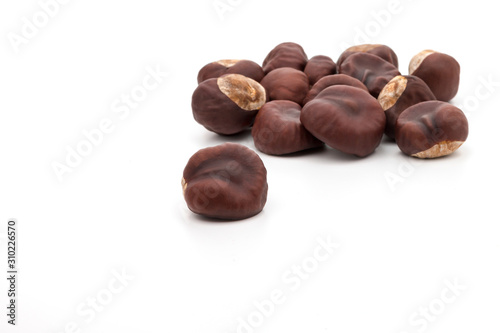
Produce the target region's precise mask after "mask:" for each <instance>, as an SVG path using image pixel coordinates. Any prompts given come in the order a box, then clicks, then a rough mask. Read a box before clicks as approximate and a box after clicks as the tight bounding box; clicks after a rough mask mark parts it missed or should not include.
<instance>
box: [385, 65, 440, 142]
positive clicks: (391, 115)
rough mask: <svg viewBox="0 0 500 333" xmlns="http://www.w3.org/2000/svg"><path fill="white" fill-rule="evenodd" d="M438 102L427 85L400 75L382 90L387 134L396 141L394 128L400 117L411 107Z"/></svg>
mask: <svg viewBox="0 0 500 333" xmlns="http://www.w3.org/2000/svg"><path fill="white" fill-rule="evenodd" d="M432 100H436V97H435V96H434V94H433V93H432V91H431V89H430V88H429V87H428V86H427V84H426V83H425V82H424V81H423V80H422V79H420V78H419V77H417V76H413V75H398V76H396V77H395V78H393V79H392V80H391V81H389V83H387V85H386V86H385V87H384V89H382V91H381V92H380V95H379V96H378V101H379V103H380V105H381V106H382V108H383V109H384V111H385V116H386V118H387V123H386V126H385V134H387V136H389V137H390V138H391V139H394V127H395V126H396V121H397V120H398V117H399V115H400V114H401V113H402V112H403V111H404V110H406V109H408V108H409V107H410V106H412V105H415V104H418V103H421V102H426V101H432Z"/></svg>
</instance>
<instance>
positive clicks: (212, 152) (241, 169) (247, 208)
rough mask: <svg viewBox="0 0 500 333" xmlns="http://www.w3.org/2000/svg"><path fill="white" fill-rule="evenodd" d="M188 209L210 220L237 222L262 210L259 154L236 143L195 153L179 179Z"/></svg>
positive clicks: (263, 182) (263, 192)
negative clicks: (180, 179)
mask: <svg viewBox="0 0 500 333" xmlns="http://www.w3.org/2000/svg"><path fill="white" fill-rule="evenodd" d="M181 184H182V189H183V192H184V199H185V200H186V203H187V205H188V207H189V209H190V210H191V211H192V212H194V213H196V214H200V215H203V216H206V217H210V218H217V219H225V220H241V219H245V218H248V217H251V216H254V215H256V214H258V213H260V212H261V211H262V209H263V208H264V205H265V204H266V200H267V189H268V185H267V170H266V167H265V166H264V163H262V160H261V159H260V157H259V155H257V154H256V153H255V152H254V151H253V150H251V149H249V148H247V147H245V146H243V145H240V144H237V143H224V144H221V145H218V146H215V147H209V148H205V149H201V150H199V151H198V152H197V153H195V154H194V155H193V156H192V157H191V158H190V159H189V161H188V163H187V165H186V167H185V168H184V173H183V177H182V182H181Z"/></svg>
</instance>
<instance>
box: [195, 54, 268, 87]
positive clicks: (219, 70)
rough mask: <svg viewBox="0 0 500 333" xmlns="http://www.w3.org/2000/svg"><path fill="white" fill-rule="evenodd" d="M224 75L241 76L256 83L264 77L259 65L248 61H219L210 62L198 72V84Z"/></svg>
mask: <svg viewBox="0 0 500 333" xmlns="http://www.w3.org/2000/svg"><path fill="white" fill-rule="evenodd" d="M225 74H241V75H244V76H246V77H249V78H251V79H254V80H255V81H257V82H260V80H262V78H263V77H264V71H263V70H262V67H260V65H259V64H257V63H255V62H253V61H250V60H232V59H231V60H219V61H214V62H211V63H209V64H207V65H205V66H203V68H202V69H200V71H199V72H198V84H200V83H202V82H203V81H205V80H208V79H213V78H218V77H220V76H222V75H225Z"/></svg>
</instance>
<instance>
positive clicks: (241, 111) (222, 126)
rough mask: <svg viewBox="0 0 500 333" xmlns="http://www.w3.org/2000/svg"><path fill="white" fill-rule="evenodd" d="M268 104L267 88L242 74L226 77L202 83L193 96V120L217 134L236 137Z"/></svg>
mask: <svg viewBox="0 0 500 333" xmlns="http://www.w3.org/2000/svg"><path fill="white" fill-rule="evenodd" d="M266 102H267V95H266V91H265V89H264V87H262V86H261V85H260V84H259V83H258V82H257V81H255V80H252V79H250V78H248V77H246V76H243V75H240V74H227V75H224V76H221V77H219V78H216V79H208V80H205V81H203V82H202V83H200V85H199V86H198V88H196V90H195V91H194V93H193V98H192V103H191V106H192V109H193V116H194V119H195V120H196V121H197V122H198V123H200V124H201V125H203V126H205V127H206V128H207V129H208V130H210V131H212V132H215V133H218V134H225V135H230V134H236V133H239V132H241V131H243V130H244V129H246V128H248V127H249V126H251V125H252V123H253V121H254V119H255V116H256V115H257V112H258V111H259V109H260V108H261V107H262V106H263V105H264V104H265V103H266Z"/></svg>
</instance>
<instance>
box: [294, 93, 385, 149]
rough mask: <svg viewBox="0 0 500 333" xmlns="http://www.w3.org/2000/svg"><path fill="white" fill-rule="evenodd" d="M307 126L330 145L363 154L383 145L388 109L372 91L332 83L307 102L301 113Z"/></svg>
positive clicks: (301, 118)
mask: <svg viewBox="0 0 500 333" xmlns="http://www.w3.org/2000/svg"><path fill="white" fill-rule="evenodd" d="M300 121H301V122H302V124H303V125H304V127H305V128H306V129H307V130H308V131H309V132H311V134H312V135H314V136H315V137H316V138H318V139H319V140H321V141H323V142H324V143H326V144H327V145H328V146H330V147H332V148H335V149H338V150H340V151H342V152H344V153H348V154H353V155H356V156H359V157H364V156H367V155H369V154H371V153H373V152H374V151H375V149H376V148H377V147H378V145H379V144H380V141H381V140H382V136H383V135H384V128H385V114H384V110H383V109H382V107H381V106H380V104H379V103H378V101H377V100H376V99H375V98H373V97H372V96H371V95H370V94H369V93H368V92H366V91H365V90H363V89H359V88H354V87H350V86H332V87H328V88H326V89H325V90H323V91H322V92H321V93H319V95H318V96H317V97H316V98H315V99H313V100H312V101H310V102H309V103H307V104H306V105H305V106H304V108H303V109H302V113H301V114H300Z"/></svg>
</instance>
